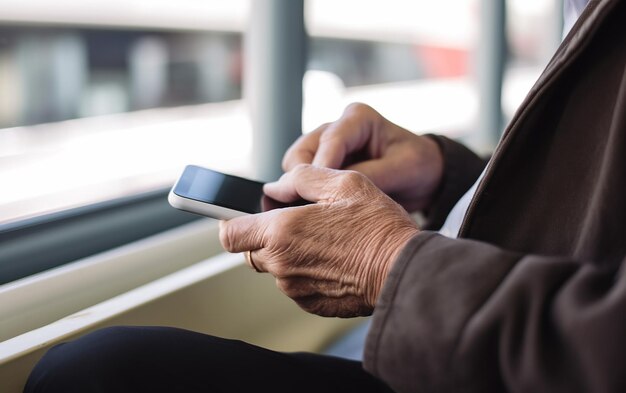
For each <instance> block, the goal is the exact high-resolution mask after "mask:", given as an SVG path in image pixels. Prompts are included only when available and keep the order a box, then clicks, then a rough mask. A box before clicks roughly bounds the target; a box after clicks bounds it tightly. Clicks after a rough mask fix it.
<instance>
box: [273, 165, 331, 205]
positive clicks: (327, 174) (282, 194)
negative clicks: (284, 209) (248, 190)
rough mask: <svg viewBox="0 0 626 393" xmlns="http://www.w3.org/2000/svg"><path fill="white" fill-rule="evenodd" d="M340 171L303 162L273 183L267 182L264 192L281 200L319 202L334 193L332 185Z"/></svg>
mask: <svg viewBox="0 0 626 393" xmlns="http://www.w3.org/2000/svg"><path fill="white" fill-rule="evenodd" d="M339 172H340V171H337V170H334V169H329V168H322V167H318V166H314V165H308V164H301V165H298V166H296V167H295V168H294V169H293V170H291V171H289V172H287V173H285V174H284V175H282V176H281V178H280V179H279V180H278V181H276V182H273V183H267V184H265V186H264V187H263V192H264V193H265V194H266V195H267V196H269V197H270V198H273V199H275V200H277V201H279V202H283V203H291V202H295V201H297V200H299V199H306V200H307V201H310V202H319V201H324V200H327V199H329V198H331V197H332V196H333V195H334V192H333V189H332V187H331V186H330V183H331V180H332V179H334V178H335V177H336V176H337V174H338V173H339Z"/></svg>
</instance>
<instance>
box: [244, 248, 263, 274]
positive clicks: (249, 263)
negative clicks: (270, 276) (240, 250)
mask: <svg viewBox="0 0 626 393" xmlns="http://www.w3.org/2000/svg"><path fill="white" fill-rule="evenodd" d="M244 254H245V255H246V262H248V265H249V266H250V267H251V268H253V269H254V270H255V271H256V272H257V273H262V271H261V270H259V268H258V267H256V265H255V264H254V262H252V251H246V252H245V253H244Z"/></svg>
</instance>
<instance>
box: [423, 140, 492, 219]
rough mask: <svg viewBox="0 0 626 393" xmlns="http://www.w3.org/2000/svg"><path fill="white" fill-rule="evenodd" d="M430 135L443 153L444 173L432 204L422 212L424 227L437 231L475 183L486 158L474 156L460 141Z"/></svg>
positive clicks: (485, 162)
mask: <svg viewBox="0 0 626 393" xmlns="http://www.w3.org/2000/svg"><path fill="white" fill-rule="evenodd" d="M426 136H428V137H430V138H432V139H433V140H434V141H435V142H436V143H437V145H438V146H439V149H440V150H441V153H442V155H443V160H444V172H443V179H442V182H441V185H440V186H439V190H438V191H437V196H436V197H435V199H434V201H433V204H432V205H431V206H430V208H429V209H428V211H425V212H424V215H425V217H426V219H427V222H426V225H424V228H426V229H430V230H437V229H439V228H441V226H442V225H443V223H444V222H445V220H446V217H447V216H448V213H450V210H452V208H453V207H454V205H455V204H456V202H457V201H458V200H459V199H461V197H462V196H463V194H465V192H466V191H467V190H469V189H470V187H471V186H472V185H473V184H474V182H476V179H478V176H480V174H481V172H482V171H483V169H484V167H485V165H486V164H487V160H484V159H482V158H480V157H479V156H477V155H476V154H475V153H474V152H472V151H471V150H469V149H468V148H467V147H465V146H463V145H462V144H460V143H458V142H455V141H453V140H451V139H449V138H446V137H445V136H441V135H433V134H428V135H426Z"/></svg>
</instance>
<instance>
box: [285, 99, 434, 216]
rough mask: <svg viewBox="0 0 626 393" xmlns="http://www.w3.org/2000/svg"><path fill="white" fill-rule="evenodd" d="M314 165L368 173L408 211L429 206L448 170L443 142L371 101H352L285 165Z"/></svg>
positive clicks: (290, 152)
mask: <svg viewBox="0 0 626 393" xmlns="http://www.w3.org/2000/svg"><path fill="white" fill-rule="evenodd" d="M299 164H314V165H318V166H324V167H328V168H335V169H350V170H355V171H358V172H361V173H363V174H364V175H366V176H367V177H368V178H369V179H370V180H371V181H372V182H373V183H374V184H375V185H376V186H377V187H378V188H380V189H381V190H382V191H384V192H385V193H386V194H387V195H389V196H391V197H392V198H393V199H394V200H395V201H397V202H398V203H400V204H401V205H402V206H403V207H404V208H405V209H406V210H407V211H409V212H413V211H416V210H421V209H425V208H428V207H429V206H430V203H431V202H432V200H433V197H434V196H435V192H436V191H437V189H438V186H439V184H440V182H441V178H442V174H443V157H442V154H441V151H440V150H439V147H438V146H437V143H436V142H435V141H434V140H433V139H431V138H429V137H424V136H419V135H415V134H413V133H412V132H410V131H407V130H405V129H404V128H401V127H399V126H397V125H395V124H393V123H392V122H390V121H389V120H387V119H385V118H384V117H383V116H381V115H380V114H379V113H378V112H376V111H375V110H374V109H372V108H371V107H369V106H367V105H365V104H351V105H350V106H348V107H347V108H346V110H345V111H344V113H343V115H342V116H341V118H339V120H337V121H335V122H333V123H328V124H324V125H322V126H320V127H319V128H317V129H316V130H315V131H313V132H311V133H309V134H306V135H303V136H302V137H300V138H299V139H298V140H297V141H296V142H295V143H294V144H293V146H291V148H290V149H289V150H288V151H287V153H286V154H285V157H284V159H283V169H284V170H285V172H287V171H290V170H291V169H293V168H294V167H296V166H297V165H299Z"/></svg>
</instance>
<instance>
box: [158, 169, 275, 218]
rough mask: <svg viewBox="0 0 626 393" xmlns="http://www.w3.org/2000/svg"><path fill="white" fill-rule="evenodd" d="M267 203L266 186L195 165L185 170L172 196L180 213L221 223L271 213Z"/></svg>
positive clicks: (174, 205)
mask: <svg viewBox="0 0 626 393" xmlns="http://www.w3.org/2000/svg"><path fill="white" fill-rule="evenodd" d="M265 198H267V197H265ZM263 199H264V195H263V183H260V182H258V181H254V180H249V179H244V178H242V177H238V176H233V175H227V174H225V173H221V172H217V171H214V170H211V169H207V168H203V167H200V166H195V165H188V166H187V167H185V170H184V171H183V173H182V175H181V176H180V178H179V179H178V181H177V182H176V184H174V187H172V190H171V191H170V193H169V196H168V201H169V203H170V205H172V206H173V207H175V208H177V209H180V210H185V211H188V212H191V213H196V214H201V215H203V216H208V217H213V218H217V219H220V220H228V219H231V218H234V217H238V216H242V215H245V214H254V213H259V212H261V211H263V210H268V209H267V208H266V209H263V207H264V205H265V206H266V207H267V203H264V202H263Z"/></svg>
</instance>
